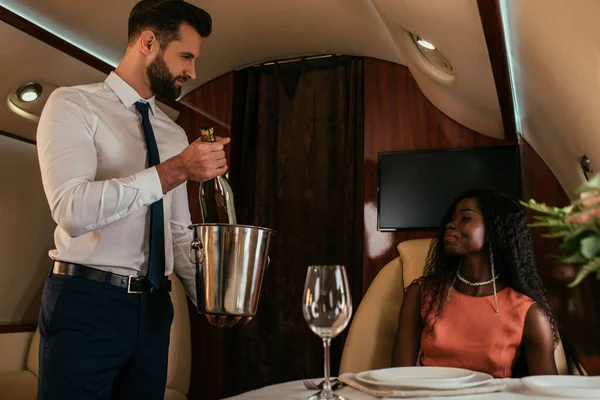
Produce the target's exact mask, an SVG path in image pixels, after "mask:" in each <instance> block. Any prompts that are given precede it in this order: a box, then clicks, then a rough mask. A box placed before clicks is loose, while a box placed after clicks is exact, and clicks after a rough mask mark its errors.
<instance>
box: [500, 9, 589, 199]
mask: <svg viewBox="0 0 600 400" xmlns="http://www.w3.org/2000/svg"><path fill="white" fill-rule="evenodd" d="M574 3H576V4H577V6H576V7H575V6H574ZM502 5H503V8H504V10H506V14H505V16H506V17H507V19H508V20H509V21H510V25H509V35H508V36H509V50H510V56H511V59H512V64H513V69H512V73H513V77H514V86H515V88H514V90H515V93H516V99H517V106H518V110H519V120H520V122H521V132H522V134H523V137H525V139H526V140H527V142H528V143H530V144H531V145H532V146H533V148H534V149H535V150H536V152H537V153H538V154H539V155H540V156H541V157H542V159H543V160H544V161H545V162H546V164H548V166H549V167H550V169H551V170H552V172H553V173H554V174H555V175H556V177H557V178H558V180H559V181H560V182H561V184H562V186H563V188H564V189H565V191H566V192H567V193H568V194H569V195H573V193H574V191H575V189H576V187H577V186H578V185H579V184H581V182H583V181H584V177H583V173H582V171H581V169H580V168H579V161H580V159H581V157H582V156H583V155H584V154H586V155H587V156H588V157H589V158H590V160H591V161H592V162H593V163H594V164H595V166H596V170H598V169H599V168H600V128H599V125H600V113H599V112H598V110H600V68H599V67H600V51H599V50H600V25H599V24H598V18H599V17H600V2H599V1H598V0H577V1H576V2H573V1H568V0H526V1H514V0H503V1H502Z"/></svg>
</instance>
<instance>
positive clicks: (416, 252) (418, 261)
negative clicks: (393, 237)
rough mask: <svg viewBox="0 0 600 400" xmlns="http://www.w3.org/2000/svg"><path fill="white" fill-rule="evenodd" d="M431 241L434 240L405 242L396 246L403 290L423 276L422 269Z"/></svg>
mask: <svg viewBox="0 0 600 400" xmlns="http://www.w3.org/2000/svg"><path fill="white" fill-rule="evenodd" d="M432 240H434V239H430V238H428V239H414V240H406V241H404V242H400V244H399V245H398V253H400V260H401V261H402V274H403V279H404V287H405V288H406V287H407V286H408V285H410V284H411V283H412V282H413V281H414V280H415V279H417V278H419V277H421V276H422V275H423V267H424V266H425V260H426V259H427V253H428V252H429V247H430V246H431V242H432Z"/></svg>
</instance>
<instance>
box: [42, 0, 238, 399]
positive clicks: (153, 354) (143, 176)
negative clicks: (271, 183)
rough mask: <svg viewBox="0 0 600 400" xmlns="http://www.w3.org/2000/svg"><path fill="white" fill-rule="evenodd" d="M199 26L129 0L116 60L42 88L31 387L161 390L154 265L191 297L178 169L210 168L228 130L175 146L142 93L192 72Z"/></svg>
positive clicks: (163, 364)
mask: <svg viewBox="0 0 600 400" xmlns="http://www.w3.org/2000/svg"><path fill="white" fill-rule="evenodd" d="M211 25H212V22H211V17H210V15H209V14H208V13H207V12H205V11H204V10H202V9H200V8H197V7H195V6H193V5H191V4H189V3H186V2H185V1H182V0H143V1H140V2H139V3H138V4H137V5H136V6H135V7H134V8H133V10H132V11H131V14H130V17H129V38H128V45H127V50H126V53H125V56H124V57H123V59H122V61H121V62H120V64H119V66H118V67H117V69H116V70H115V71H114V72H112V73H111V74H110V75H109V76H108V77H107V79H106V80H105V81H104V82H103V83H98V84H92V85H83V86H76V87H69V88H60V89H57V90H56V91H54V92H53V93H52V95H51V96H50V98H49V99H48V102H47V104H46V106H45V108H44V111H43V113H42V116H41V118H40V122H39V127H38V135H37V148H38V156H39V162H40V169H41V174H42V179H43V184H44V190H45V193H46V196H47V198H48V202H49V205H50V209H51V212H52V216H53V218H54V220H55V221H56V223H57V225H58V226H57V228H56V232H55V242H56V249H55V250H52V251H50V257H51V259H52V267H51V270H50V273H49V275H48V278H47V280H46V283H45V285H44V291H43V294H42V306H41V310H40V316H39V329H40V335H41V341H40V354H39V360H40V375H39V398H40V399H77V400H85V399H91V398H94V399H109V398H118V399H121V398H128V399H129V398H131V399H146V400H147V399H162V398H163V397H164V393H165V385H166V373H167V356H168V348H169V332H170V327H171V322H172V318H173V306H172V304H171V300H170V297H169V290H170V284H169V281H168V278H167V277H166V276H167V275H170V274H171V273H172V272H175V273H176V275H177V276H178V277H179V279H180V280H181V281H182V283H183V284H184V287H185V288H186V291H187V293H188V295H190V296H191V298H192V299H193V300H194V301H195V299H196V288H195V269H194V266H193V265H192V264H191V262H190V260H189V258H188V247H189V243H190V241H191V240H192V237H191V231H190V230H189V229H187V226H188V225H190V224H191V218H190V213H189V208H188V200H187V192H186V185H185V182H186V181H187V180H193V181H202V180H207V179H211V178H213V177H215V176H218V175H221V174H223V173H224V172H225V171H226V170H227V164H226V159H225V153H224V151H223V149H224V146H225V145H226V144H227V143H228V142H229V139H223V138H219V139H218V140H217V142H216V143H202V142H200V141H196V142H194V143H192V144H189V145H188V141H187V137H186V134H185V132H184V131H183V130H182V129H181V128H180V127H179V126H178V125H176V124H175V123H174V122H173V121H171V120H170V119H169V118H168V117H167V115H165V114H164V113H163V112H162V111H161V110H160V109H159V108H158V107H157V106H156V102H155V98H154V96H155V95H160V96H164V97H166V98H171V99H176V98H177V97H179V95H180V94H181V88H182V86H183V84H184V83H185V82H186V81H187V80H188V79H194V78H195V77H196V73H195V66H194V62H195V60H196V59H197V58H198V56H199V53H200V45H201V42H202V40H203V38H205V37H207V36H209V35H210V32H211ZM209 321H210V322H211V323H213V324H215V325H218V326H230V325H233V324H235V323H237V322H239V319H235V318H223V317H221V318H209ZM244 322H246V321H244Z"/></svg>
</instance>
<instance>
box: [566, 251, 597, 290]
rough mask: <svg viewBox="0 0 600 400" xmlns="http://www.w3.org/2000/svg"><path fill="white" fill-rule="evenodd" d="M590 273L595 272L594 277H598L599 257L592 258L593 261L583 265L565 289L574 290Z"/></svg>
mask: <svg viewBox="0 0 600 400" xmlns="http://www.w3.org/2000/svg"><path fill="white" fill-rule="evenodd" d="M592 272H596V276H598V275H599V272H600V257H598V258H594V259H593V260H591V261H590V262H588V263H587V264H585V265H584V266H583V267H581V269H580V270H579V273H578V274H577V276H576V277H575V279H574V280H573V282H571V283H569V284H568V285H567V287H569V288H574V287H575V286H577V285H579V284H580V283H581V281H583V280H584V279H585V277H586V276H588V275H589V274H591V273H592Z"/></svg>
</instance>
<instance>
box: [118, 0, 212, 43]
mask: <svg viewBox="0 0 600 400" xmlns="http://www.w3.org/2000/svg"><path fill="white" fill-rule="evenodd" d="M184 22H185V23H188V24H189V25H191V26H192V28H194V29H196V31H197V32H198V33H199V34H200V36H202V37H207V36H209V35H210V33H211V31H212V18H211V17H210V14H209V13H207V12H206V11H204V10H203V9H201V8H199V7H196V6H195V5H193V4H190V3H187V2H185V1H183V0H142V1H140V2H138V3H137V4H136V5H135V6H134V7H133V9H132V10H131V13H130V14H129V24H128V44H131V43H132V42H133V41H135V40H136V39H137V38H138V37H139V36H140V35H141V34H142V32H143V31H145V30H149V31H152V32H154V34H155V35H156V38H157V39H158V41H159V42H160V47H161V48H162V49H163V50H164V49H165V48H166V47H167V45H168V44H169V43H171V42H172V41H174V40H179V39H180V38H179V27H180V26H181V24H182V23H184Z"/></svg>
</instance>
